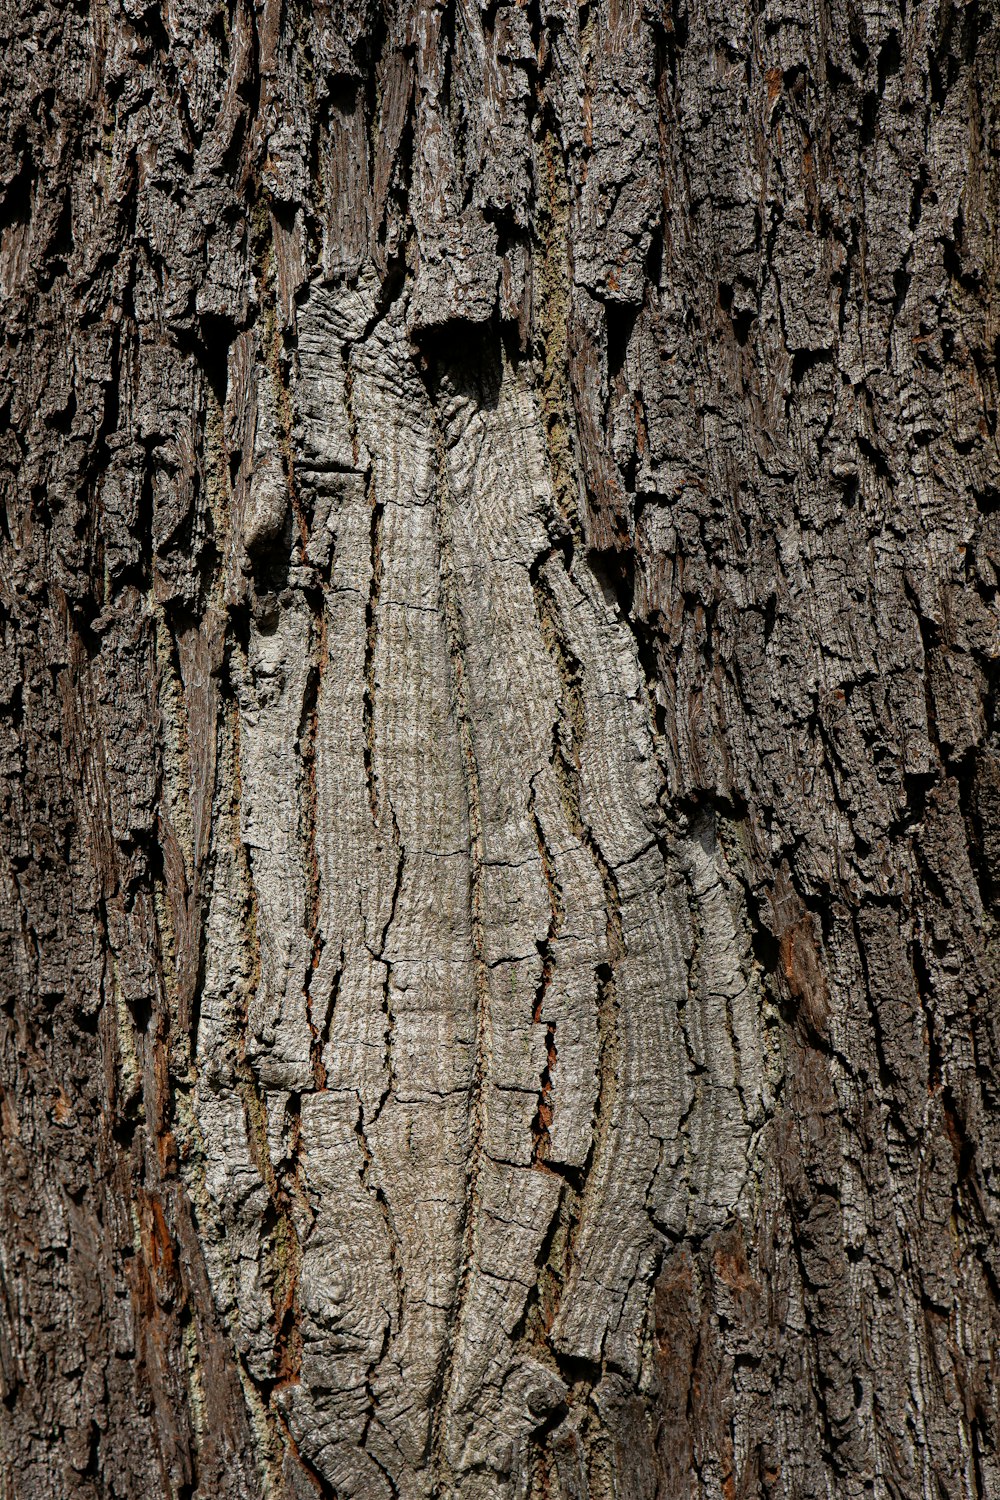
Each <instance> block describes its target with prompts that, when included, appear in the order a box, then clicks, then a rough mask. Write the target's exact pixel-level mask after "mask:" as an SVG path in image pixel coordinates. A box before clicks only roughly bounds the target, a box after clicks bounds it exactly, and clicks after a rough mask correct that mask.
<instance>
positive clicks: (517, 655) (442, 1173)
mask: <svg viewBox="0 0 1000 1500" xmlns="http://www.w3.org/2000/svg"><path fill="white" fill-rule="evenodd" d="M298 332H299V340H298V360H297V364H296V371H295V378H294V380H293V382H292V386H291V404H292V407H293V409H294V410H295V411H296V413H297V420H296V426H295V428H294V442H295V449H294V451H295V452H296V454H297V455H300V456H299V457H298V459H297V462H296V464H295V487H296V494H297V496H298V497H299V500H300V504H301V505H302V506H303V509H304V511H305V513H307V514H308V515H309V516H310V517H311V518H312V523H311V525H310V527H309V530H308V534H307V537H303V536H302V535H301V534H299V533H297V532H296V531H295V530H294V529H293V530H292V531H291V541H289V539H288V529H287V528H286V529H285V530H283V531H281V534H280V536H276V535H275V533H274V531H273V530H272V531H271V532H270V533H269V534H268V545H269V548H270V549H271V550H270V552H269V559H270V565H271V566H275V564H276V562H277V560H278V559H279V558H280V559H282V560H283V559H284V556H285V550H284V549H285V548H286V547H287V548H289V555H290V557H291V558H292V559H295V561H293V562H292V563H291V566H290V567H289V569H288V574H289V576H288V580H287V582H288V584H289V585H291V584H292V583H293V576H294V573H295V570H296V569H297V570H298V571H299V574H300V577H299V580H298V582H299V590H296V589H294V588H293V587H289V588H288V589H287V590H282V591H280V593H279V594H278V595H277V596H272V597H271V598H270V599H269V600H268V601H267V602H266V603H265V604H264V606H263V607H262V609H261V610H260V611H259V612H258V614H257V616H256V617H254V618H253V619H251V621H250V622H249V626H248V636H247V640H246V644H245V647H244V648H243V649H242V650H240V652H239V653H238V656H237V657H236V658H235V660H234V663H233V666H232V672H233V679H234V682H235V684H236V699H237V704H238V709H237V712H236V714H234V716H233V726H232V730H231V735H232V745H233V746H234V747H235V746H238V756H239V784H240V799H239V813H238V828H237V827H236V826H235V825H236V818H235V817H233V818H232V819H231V826H229V827H228V828H225V829H223V827H222V826H221V825H220V827H219V831H218V838H219V842H218V846H217V850H216V852H215V859H214V870H215V872H216V880H215V881H214V882H213V889H212V895H211V897H210V900H209V907H208V918H207V934H208V935H207V949H208V952H209V954H210V955H211V970H210V972H209V974H208V975H207V976H206V980H207V982H206V985H205V990H204V998H203V1000H202V1007H201V1017H200V1024H199V1027H198V1034H197V1046H196V1049H195V1054H194V1059H193V1062H194V1067H195V1069H196V1072H197V1077H198V1084H197V1092H196V1101H195V1117H196V1119H197V1124H198V1128H199V1133H200V1138H201V1143H200V1151H201V1154H202V1155H203V1156H204V1159H205V1162H206V1164H207V1170H206V1174H205V1189H206V1192H207V1194H208V1197H209V1200H210V1202H211V1210H212V1218H213V1222H214V1223H215V1225H216V1235H217V1248H216V1249H215V1251H214V1253H213V1255H212V1256H211V1257H210V1261H209V1265H210V1273H211V1275H212V1279H213V1285H214V1286H215V1288H216V1294H217V1297H218V1298H219V1300H220V1301H222V1302H228V1303H229V1304H230V1305H231V1306H232V1308H233V1312H234V1314H235V1318H236V1323H237V1327H238V1334H237V1342H238V1346H239V1347H240V1349H241V1351H242V1352H243V1353H244V1355H245V1358H246V1360H247V1365H248V1368H249V1369H250V1370H251V1372H252V1373H253V1376H254V1378H255V1379H256V1380H258V1381H267V1380H271V1379H274V1378H275V1375H276V1374H277V1373H278V1372H277V1370H276V1367H275V1360H276V1358H277V1357H280V1358H281V1359H282V1360H283V1362H284V1363H283V1366H282V1369H281V1379H282V1380H283V1384H282V1385H281V1387H280V1388H279V1391H278V1393H277V1394H276V1397H275V1404H276V1408H277V1410H278V1411H279V1412H280V1413H281V1420H282V1422H283V1423H285V1424H287V1430H288V1433H289V1434H290V1436H291V1438H292V1439H293V1440H294V1443H295V1451H296V1453H297V1454H298V1455H299V1459H300V1460H301V1461H302V1462H304V1463H305V1465H306V1466H307V1468H308V1470H309V1471H310V1472H312V1473H313V1474H315V1475H317V1476H320V1477H322V1478H323V1479H325V1480H327V1481H328V1482H330V1483H331V1484H332V1485H333V1486H334V1488H335V1490H336V1491H337V1493H338V1494H339V1493H347V1494H371V1495H373V1496H376V1495H378V1496H381V1495H391V1494H393V1493H394V1487H395V1489H396V1490H397V1491H401V1492H402V1493H405V1494H407V1495H414V1496H417V1495H430V1494H431V1493H434V1492H435V1487H437V1490H438V1491H439V1490H440V1487H441V1486H442V1485H445V1486H446V1487H449V1488H450V1489H451V1490H453V1491H454V1493H456V1494H458V1493H461V1494H470V1495H471V1494H483V1495H485V1494H499V1493H506V1492H507V1490H508V1489H509V1490H510V1492H511V1493H518V1494H519V1493H524V1492H525V1490H526V1487H527V1486H528V1485H530V1482H531V1480H532V1477H533V1475H534V1473H535V1470H536V1469H537V1466H538V1461H539V1453H538V1444H537V1443H536V1445H535V1446H533V1441H532V1440H533V1437H534V1435H535V1434H537V1433H538V1431H539V1429H542V1428H545V1429H547V1431H548V1434H549V1442H550V1443H551V1445H552V1448H553V1450H554V1451H558V1452H560V1453H561V1454H562V1455H563V1457H562V1458H561V1460H560V1462H561V1463H563V1464H567V1463H568V1464H570V1465H571V1466H572V1465H573V1464H574V1463H576V1464H579V1463H580V1462H582V1452H578V1449H579V1446H580V1428H581V1423H584V1422H586V1423H589V1425H590V1426H591V1427H592V1428H594V1429H596V1430H600V1429H601V1428H602V1427H603V1426H604V1423H603V1421H602V1419H601V1417H600V1416H599V1415H595V1413H596V1414H599V1413H600V1412H601V1403H602V1402H610V1403H613V1402H614V1399H615V1397H616V1395H617V1394H618V1392H619V1391H620V1390H621V1391H625V1392H639V1393H641V1394H642V1396H643V1397H644V1398H645V1399H646V1401H647V1402H648V1401H649V1398H650V1392H651V1390H652V1387H653V1384H654V1383H655V1371H654V1364H653V1358H652V1348H651V1327H652V1325H651V1309H650V1300H651V1295H652V1288H653V1285H654V1282H655V1278H656V1274H657V1271H658V1269H659V1266H660V1264H661V1262H662V1257H663V1249H664V1245H665V1243H667V1242H668V1240H669V1241H676V1240H677V1239H680V1238H681V1237H683V1236H684V1235H685V1234H686V1233H688V1232H691V1231H696V1232H699V1233H704V1232H706V1231H707V1230H709V1229H710V1228H712V1227H714V1226H716V1225H719V1224H721V1223H723V1222H724V1221H725V1219H726V1218H727V1217H728V1216H729V1215H730V1214H731V1213H732V1212H733V1211H734V1210H735V1209H736V1208H737V1206H738V1205H739V1204H740V1195H741V1191H742V1189H743V1187H744V1185H745V1183H746V1181H747V1178H748V1173H749V1161H750V1153H749V1142H750V1135H751V1132H752V1131H753V1130H754V1129H758V1128H759V1127H760V1126H761V1124H762V1123H763V1120H764V1118H765V1114H766V1112H767V1105H768V1102H769V1096H768V1094H767V1088H766V1083H765V1081H764V1072H765V1069H764V1060H763V1057H762V1048H761V1041H760V1038H761V1033H762V1025H761V1005H762V992H761V988H760V985H759V983H758V982H757V981H756V980H754V979H752V977H751V962H750V954H749V944H748V942H747V940H746V939H745V938H744V939H743V940H742V942H741V940H740V938H739V937H738V935H737V928H736V919H735V918H734V914H733V911H732V910H731V908H730V900H731V897H730V895H729V894H728V893H727V886H726V879H727V869H726V862H725V857H724V855H723V853H722V851H721V849H720V848H719V846H718V844H717V842H716V840H715V837H714V834H713V831H712V828H711V825H710V824H709V823H707V822H706V823H705V824H704V825H703V826H700V827H699V828H698V829H697V831H695V832H693V833H692V832H689V833H687V834H684V835H681V834H678V833H677V832H676V830H674V831H671V828H670V818H669V815H668V802H669V794H668V789H667V785H666V778H665V773H664V770H663V766H662V763H661V757H662V743H661V737H660V736H659V735H658V733H657V732H656V729H655V717H654V714H653V703H652V700H651V698H650V694H649V686H648V684H647V682H646V680H645V677H644V675H643V672H642V669H641V666H640V663H639V660H638V654H637V645H636V640H635V637H634V635H633V634H632V632H631V631H630V629H629V628H628V625H627V623H626V622H625V621H623V619H622V617H621V610H620V609H619V607H618V605H617V603H616V601H615V599H614V596H613V593H612V592H611V591H610V590H609V589H607V587H606V586H602V583H601V579H600V574H599V573H598V572H596V571H595V569H594V567H593V565H592V564H591V563H589V562H588V561H587V560H586V558H585V557H581V556H580V555H579V554H578V552H577V549H576V548H575V547H574V546H573V540H572V539H573V533H574V529H576V531H577V532H578V531H579V518H578V517H577V516H576V515H575V514H572V515H570V516H568V517H567V516H566V515H564V514H563V513H562V512H561V509H560V506H559V503H558V501H557V498H556V494H555V491H554V488H553V485H552V481H551V477H550V468H549V464H548V461H547V455H546V449H545V441H544V427H543V417H542V411H541V408H540V406H539V403H538V401H537V398H536V396H535V394H534V392H533V391H532V388H531V385H530V383H529V382H528V381H527V380H525V378H524V377H523V375H521V374H519V373H518V371H517V370H516V369H515V368H513V367H512V366H511V365H510V364H509V363H508V362H506V361H504V362H503V363H502V364H500V363H496V364H494V365H490V364H489V363H486V364H485V365H483V364H476V365H472V364H466V365H461V366H455V367H453V368H451V369H448V370H447V371H446V372H445V373H442V374H441V375H440V377H439V378H438V379H437V380H436V381H431V380H427V379H425V378H423V377H422V373H421V371H420V369H419V368H418V362H417V361H416V360H415V358H414V351H413V350H412V349H411V348H409V347H408V343H407V338H406V332H405V327H404V325H403V322H402V319H401V318H400V316H399V313H398V311H396V310H394V309H390V310H388V311H387V312H385V313H383V314H381V315H380V314H379V313H378V310H377V308H376V306H375V302H374V298H373V296H372V295H371V293H370V292H368V293H367V295H366V293H365V291H360V292H359V291H350V292H339V293H338V292H334V291H330V290H327V289H325V288H322V287H316V288H313V289H311V290H310V292H309V294H308V297H307V298H306V299H304V300H303V303H302V305H301V307H300V308H299V311H298ZM258 378H259V381H260V383H261V385H262V386H263V385H265V384H266V379H267V376H266V372H264V371H260V372H259V376H258ZM258 389H260V386H259V387H258ZM258 431H259V417H258ZM263 510H264V506H263V504H262V503H261V502H259V501H258V500H257V499H256V497H255V496H251V498H250V499H249V501H248V507H247V517H248V520H247V523H246V524H247V526H248V533H247V536H246V541H245V545H246V546H247V548H248V550H249V551H250V552H251V553H252V551H253V548H254V547H255V546H258V545H260V542H261V540H262V533H261V532H260V530H259V527H260V523H259V521H258V520H257V517H258V516H259V515H260V514H262V513H263ZM273 517H274V518H275V520H276V521H277V522H278V525H279V529H280V527H281V526H282V524H283V523H284V522H285V520H286V517H285V515H284V512H283V510H282V509H281V508H280V507H277V506H276V507H274V509H273ZM253 528H256V529H253ZM303 573H305V574H306V575H307V577H302V576H301V575H302V574H303ZM306 584H307V588H304V587H303V585H306ZM229 753H230V754H231V755H232V754H234V753H235V752H234V749H233V748H231V749H230V752H229ZM237 844H242V845H243V846H244V847H245V848H246V849H247V851H248V861H247V865H246V869H245V874H244V876H243V885H244V889H245V892H246V894H245V897H244V900H245V902H246V903H247V904H248V905H252V909H253V913H254V917H253V922H252V924H251V923H249V922H248V921H247V920H246V919H245V918H243V919H242V920H240V919H237V920H235V921H234V908H235V909H236V910H238V906H239V896H238V894H236V893H234V889H233V884H234V880H233V877H234V873H235V872H236V869H237V864H236V861H235V859H234V855H233V849H234V846H235V845H237ZM236 884H237V886H238V885H239V884H240V881H239V878H238V876H237V880H236ZM696 946H697V948H698V950H699V951H698V952H697V953H696ZM234 980H235V982H234ZM244 1017H246V1023H245V1033H244ZM241 1051H242V1054H243V1057H244V1064H245V1066H244V1071H243V1072H242V1074H241V1073H239V1072H238V1071H237V1070H235V1069H234V1068H233V1067H232V1066H231V1063H230V1062H229V1061H228V1060H229V1059H231V1058H233V1057H234V1056H239V1055H240V1053H241ZM248 1087H249V1088H250V1089H251V1090H252V1097H253V1099H254V1101H255V1110H254V1112H252V1113H251V1112H247V1111H245V1110H244V1108H243V1106H242V1104H241V1089H246V1088H248ZM254 1128H256V1129H257V1131H258V1132H259V1133H260V1136H261V1139H260V1140H258V1141H257V1142H255V1141H254V1137H253V1131H254ZM262 1158H263V1159H262ZM223 1164H224V1165H223ZM269 1183H271V1184H272V1185H273V1186H272V1192H277V1193H281V1192H284V1193H285V1194H286V1196H287V1202H288V1207H287V1216H288V1221H287V1225H286V1226H284V1227H283V1234H284V1235H286V1236H287V1240H285V1239H282V1238H279V1236H278V1235H277V1234H276V1232H275V1227H274V1226H272V1225H270V1224H269V1222H268V1220H267V1219H266V1217H264V1216H262V1213H261V1207H262V1204H263V1203H265V1202H266V1201H267V1196H268V1185H269ZM235 1205H238V1207H236V1206H235ZM290 1247H291V1248H290ZM289 1255H291V1256H292V1257H293V1259H294V1265H288V1266H285V1265H278V1264H276V1259H280V1258H281V1257H283V1256H284V1257H287V1256H289ZM279 1278H283V1288H284V1291H283V1295H284V1296H285V1298H286V1301H287V1308H286V1310H285V1311H286V1316H287V1317H288V1319H289V1323H290V1328H291V1329H292V1330H293V1335H292V1336H293V1341H294V1347H292V1348H286V1349H282V1350H280V1351H276V1350H275V1345H274V1332H273V1319H272V1316H271V1304H272V1301H273V1299H274V1286H275V1285H276V1284H277V1282H278V1280H279ZM236 1287H238V1291H236V1293H235V1295H234V1292H233V1290H230V1289H231V1288H236ZM612 1427H613V1424H612Z"/></svg>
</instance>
